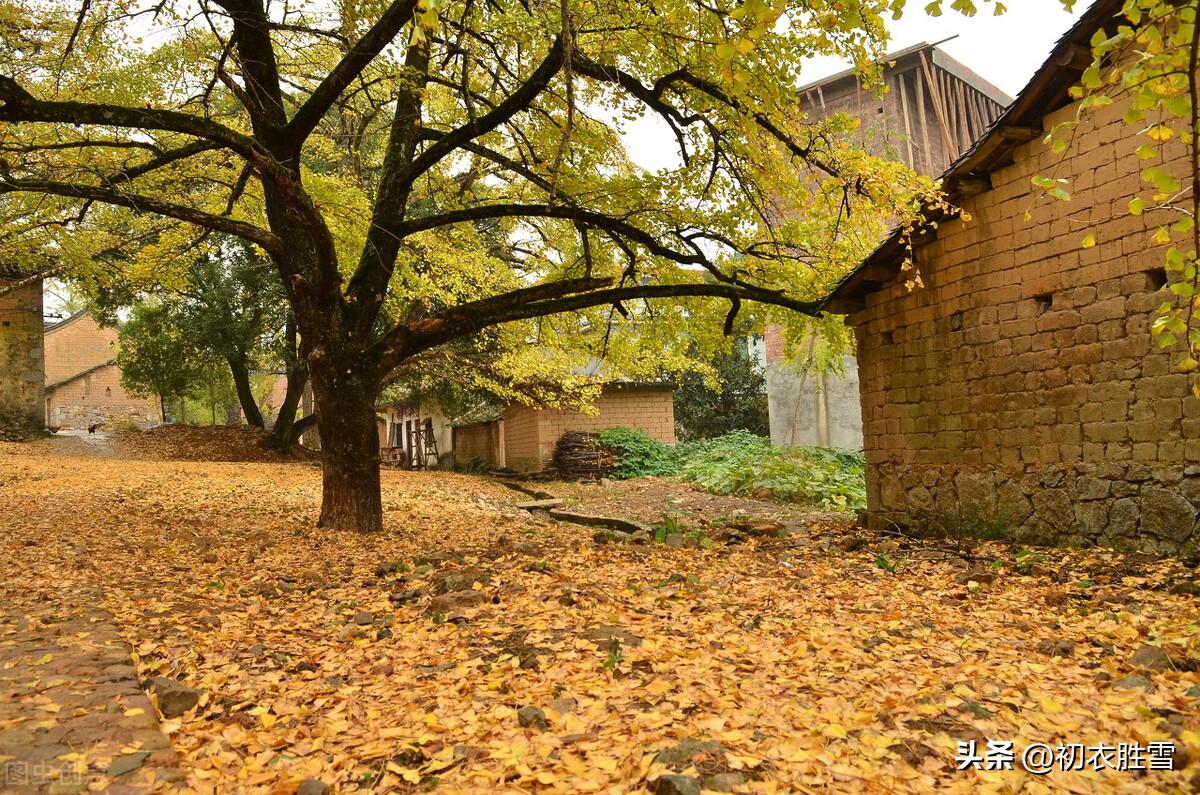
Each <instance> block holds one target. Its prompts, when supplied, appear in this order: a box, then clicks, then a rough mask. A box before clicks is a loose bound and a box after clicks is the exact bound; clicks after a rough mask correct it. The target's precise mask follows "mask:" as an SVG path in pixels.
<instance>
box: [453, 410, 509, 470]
mask: <svg viewBox="0 0 1200 795" xmlns="http://www.w3.org/2000/svg"><path fill="white" fill-rule="evenodd" d="M502 430H503V423H502V422H500V421H496V422H485V423H483V424H481V425H470V426H467V427H464V428H455V429H454V463H455V465H456V466H467V465H469V464H471V463H473V462H481V463H483V464H487V465H490V466H496V465H499V464H501V463H502V461H503V459H502V457H501V450H500V434H501V432H502Z"/></svg>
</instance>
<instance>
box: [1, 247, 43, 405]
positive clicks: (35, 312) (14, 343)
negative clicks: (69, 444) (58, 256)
mask: <svg viewBox="0 0 1200 795" xmlns="http://www.w3.org/2000/svg"><path fill="white" fill-rule="evenodd" d="M33 276H34V274H30V273H27V272H26V271H25V270H23V269H22V268H20V267H18V266H15V265H11V264H5V263H0V293H3V294H0V422H21V423H23V424H24V423H27V424H28V425H30V426H32V427H34V428H41V427H42V426H43V425H44V423H45V404H44V397H43V390H42V360H43V358H44V357H43V352H42V281H41V279H38V278H33Z"/></svg>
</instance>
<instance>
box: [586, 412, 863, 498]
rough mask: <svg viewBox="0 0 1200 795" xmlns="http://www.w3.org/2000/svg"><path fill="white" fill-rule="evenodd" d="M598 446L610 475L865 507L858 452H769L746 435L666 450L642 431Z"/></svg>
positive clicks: (605, 438) (609, 437)
mask: <svg viewBox="0 0 1200 795" xmlns="http://www.w3.org/2000/svg"><path fill="white" fill-rule="evenodd" d="M600 443H601V444H603V445H604V446H605V447H607V448H609V449H610V450H612V451H613V452H614V453H615V454H616V455H617V457H618V464H617V469H616V472H615V473H614V476H615V477H617V478H622V479H624V478H636V477H644V476H647V475H673V476H677V477H679V478H680V479H682V480H686V481H691V482H693V483H697V484H699V485H700V486H702V487H703V488H704V489H705V490H706V491H709V492H712V493H714V494H734V495H738V496H750V495H752V494H754V493H756V492H760V491H763V490H766V491H768V492H770V494H771V495H772V496H773V497H776V498H778V499H782V500H789V501H793V502H804V503H811V504H815V505H821V506H823V507H827V508H843V509H851V510H852V509H857V508H861V507H865V505H866V483H865V480H864V470H865V461H864V459H863V457H862V455H861V454H860V453H855V452H851V451H848V450H834V449H831V448H827V447H772V446H771V443H770V441H769V440H767V439H766V438H765V437H762V436H756V435H755V434H752V433H748V432H746V431H735V432H733V433H728V434H725V435H724V436H719V437H717V438H715V439H707V440H704V441H700V442H691V443H687V444H680V445H677V446H675V447H669V446H667V445H664V444H662V443H661V442H656V441H655V440H653V439H651V438H650V437H649V436H647V435H646V434H644V433H642V432H641V431H634V430H630V429H628V428H613V429H610V430H607V431H602V432H601V433H600Z"/></svg>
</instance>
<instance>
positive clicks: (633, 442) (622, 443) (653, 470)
mask: <svg viewBox="0 0 1200 795" xmlns="http://www.w3.org/2000/svg"><path fill="white" fill-rule="evenodd" d="M600 444H602V445H604V446H605V447H607V448H608V449H609V450H612V451H613V452H614V453H616V454H617V457H618V460H617V468H616V471H615V472H613V476H614V477H616V478H618V479H621V480H626V479H629V478H642V477H647V476H649V475H674V474H675V473H676V472H677V471H678V469H679V454H678V452H677V450H678V448H671V447H668V446H667V445H665V444H663V443H662V442H658V441H655V440H654V439H651V438H650V437H649V436H647V435H646V434H645V433H643V432H641V431H635V430H633V429H631V428H610V429H608V430H606V431H601V432H600Z"/></svg>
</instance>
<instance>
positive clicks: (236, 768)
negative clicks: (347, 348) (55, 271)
mask: <svg viewBox="0 0 1200 795" xmlns="http://www.w3.org/2000/svg"><path fill="white" fill-rule="evenodd" d="M554 486H555V484H549V486H548V487H549V488H550V489H551V490H553V488H554ZM383 487H384V505H385V511H386V516H387V519H386V527H387V530H386V532H384V533H381V534H376V535H358V534H353V533H335V532H328V531H322V530H318V529H316V528H315V527H314V519H315V516H316V511H317V506H318V497H319V472H318V470H316V469H315V468H313V467H311V466H304V465H295V464H290V465H289V464H261V463H209V464H202V463H196V462H162V461H155V462H149V461H134V460H114V459H107V458H105V459H95V458H93V459H84V458H70V457H64V456H61V455H54V454H51V453H49V452H47V448H45V447H35V448H32V450H31V448H29V447H28V446H21V445H14V444H5V445H0V516H3V517H4V521H3V525H4V532H3V535H2V536H0V558H3V559H4V560H5V561H6V562H7V565H6V567H5V577H4V582H3V584H2V585H0V599H4V600H10V599H14V598H15V597H14V594H16V593H22V594H26V595H27V594H28V593H30V592H34V593H47V594H48V593H52V592H76V591H78V592H79V593H85V592H87V591H88V589H95V588H97V587H98V588H101V589H102V590H103V593H104V597H103V602H104V604H103V606H104V607H105V608H107V609H108V610H110V611H111V612H112V613H113V614H114V615H115V616H116V618H117V620H118V622H119V624H120V628H121V630H122V632H123V633H124V635H125V637H126V638H127V640H128V641H129V643H130V644H131V646H132V647H133V648H134V649H135V661H136V664H137V666H138V671H139V675H140V676H141V677H142V678H143V679H145V680H147V681H155V682H158V683H160V686H159V687H158V688H156V690H155V692H156V696H155V699H156V704H157V706H158V708H159V709H160V710H161V712H162V713H163V718H162V721H161V725H162V728H163V729H164V731H165V732H167V734H168V735H169V737H170V740H171V743H172V745H173V747H174V748H175V749H176V751H178V753H179V754H180V756H181V758H182V767H183V772H184V774H185V776H186V782H187V787H188V788H189V789H191V790H193V791H196V792H202V793H206V792H214V793H215V792H234V791H237V792H272V793H292V792H297V791H299V792H300V793H304V794H305V795H307V794H308V793H320V792H326V791H334V792H355V791H361V792H368V791H370V792H409V791H413V792H416V791H430V790H433V791H438V792H500V791H512V792H518V791H523V792H659V793H689V792H698V791H700V789H699V788H700V786H703V787H704V788H705V789H714V790H721V791H735V792H813V791H844V792H929V791H933V790H942V791H947V792H1018V791H1022V792H1043V791H1061V792H1125V791H1128V792H1142V791H1177V792H1189V791H1196V789H1197V788H1200V776H1198V775H1197V770H1200V763H1198V762H1197V761H1196V760H1197V758H1198V757H1200V725H1198V720H1197V719H1198V717H1200V686H1198V684H1200V674H1198V673H1197V671H1198V670H1200V633H1198V631H1197V629H1198V624H1200V605H1198V602H1197V599H1196V596H1195V592H1196V582H1195V571H1194V570H1193V569H1189V568H1188V567H1187V566H1185V565H1183V564H1181V563H1180V562H1177V561H1155V560H1150V559H1148V558H1139V557H1130V556H1121V555H1117V554H1115V553H1111V552H1105V551H1095V550H1093V551H1084V552H1080V551H1070V552H1068V551H1064V550H1037V551H1029V550H1016V549H1014V548H1011V547H1005V546H1001V545H998V544H980V545H975V546H974V547H973V548H972V549H971V551H970V553H963V554H964V555H965V557H962V556H958V555H954V554H950V552H948V551H947V549H948V547H947V546H946V545H945V544H944V543H942V544H938V543H936V542H917V541H910V540H907V539H895V538H885V537H881V536H875V535H872V534H866V533H865V531H861V530H851V529H850V528H849V527H848V525H847V523H846V522H845V521H842V522H841V523H836V522H831V521H829V519H828V515H821V514H814V515H812V518H810V519H808V520H805V519H803V518H798V517H797V516H796V515H789V518H788V521H786V522H785V523H783V524H779V523H776V522H773V521H772V522H767V521H762V520H760V519H756V517H754V516H750V515H744V516H740V517H735V518H729V519H720V521H722V522H724V523H725V524H726V525H728V526H727V527H726V528H725V530H724V532H723V533H722V532H715V531H714V527H715V525H716V524H718V521H717V518H716V517H714V521H712V522H710V526H709V528H708V532H707V533H706V536H705V537H704V538H703V539H700V535H699V534H697V533H692V534H690V535H688V538H689V539H697V540H696V541H695V543H693V542H690V541H689V543H688V544H686V545H684V546H683V547H682V548H680V547H679V546H678V545H670V546H669V545H667V544H664V543H658V542H656V541H655V540H653V539H652V540H651V541H650V542H649V543H641V544H638V543H611V541H612V537H611V536H605V535H604V534H598V538H599V539H600V540H601V541H608V542H610V543H597V542H596V541H594V540H593V534H594V532H595V530H594V528H585V527H581V526H579V525H576V524H571V523H564V522H557V521H554V520H551V519H550V518H548V517H547V516H546V515H545V514H544V513H527V512H525V511H522V510H520V509H518V508H516V507H515V506H516V504H517V503H520V502H522V501H523V500H524V499H526V498H523V497H522V495H519V494H517V493H515V492H513V491H511V490H509V489H506V488H503V487H501V486H499V485H497V484H494V483H491V482H488V481H484V480H480V479H477V478H472V477H468V476H465V475H456V474H449V473H407V472H395V471H389V472H385V473H384V482H383ZM572 488H573V491H572V493H573V494H578V493H579V492H580V490H581V489H583V488H584V487H579V486H575V487H572ZM591 488H593V489H595V490H597V493H600V490H601V489H603V488H604V487H603V486H594V487H591ZM664 488H665V487H664ZM685 492H686V490H683V489H681V492H680V493H685ZM762 506H763V512H764V514H769V513H770V512H771V510H772V505H771V504H770V503H763V504H762ZM668 507H669V506H664V508H668ZM672 529H678V530H681V531H683V532H687V531H688V528H686V527H684V528H675V527H673V528H672ZM658 535H659V541H661V534H658ZM993 558H994V559H996V560H997V561H998V562H997V563H992V562H991V561H992V559H993ZM3 664H4V661H3V660H0V665H3ZM156 677H157V679H155V678H156ZM164 682H166V683H168V684H169V685H170V686H171V687H175V688H177V689H178V690H177V691H173V690H171V689H170V687H169V688H167V689H164V688H163V687H162V686H161V683H164ZM181 694H182V695H181ZM989 739H996V740H1011V741H1013V742H1014V743H1015V746H1016V748H1017V750H1018V759H1019V752H1020V749H1022V748H1023V747H1024V746H1025V745H1027V744H1028V743H1031V742H1045V743H1048V744H1050V745H1051V746H1054V745H1056V744H1058V743H1082V744H1085V745H1097V744H1101V743H1104V744H1108V745H1116V744H1117V743H1121V742H1137V743H1140V744H1142V745H1146V744H1148V743H1149V742H1152V741H1158V740H1162V741H1170V742H1172V743H1174V745H1175V749H1176V754H1175V761H1176V766H1177V767H1178V768H1180V769H1178V770H1175V771H1153V772H1138V773H1133V772H1118V771H1116V770H1112V769H1108V770H1100V771H1095V770H1090V769H1085V770H1082V771H1076V772H1069V773H1064V772H1061V771H1056V772H1052V773H1051V774H1050V775H1048V776H1036V775H1033V774H1031V773H1029V772H1026V771H1024V770H1022V769H1021V768H1020V765H1019V763H1018V765H1017V767H1016V769H1014V770H1008V771H974V770H972V771H958V770H957V769H956V764H955V750H956V743H957V742H959V741H962V740H976V741H977V742H978V743H979V746H980V748H981V749H982V748H983V746H984V745H985V741H986V740H989ZM106 761H107V760H95V764H96V765H99V766H100V769H103V765H104V764H105V763H106Z"/></svg>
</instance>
